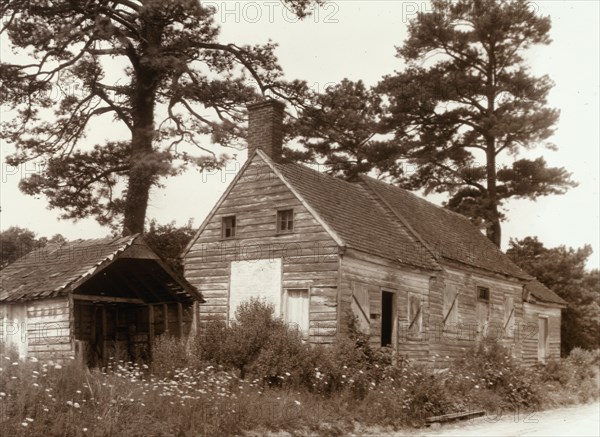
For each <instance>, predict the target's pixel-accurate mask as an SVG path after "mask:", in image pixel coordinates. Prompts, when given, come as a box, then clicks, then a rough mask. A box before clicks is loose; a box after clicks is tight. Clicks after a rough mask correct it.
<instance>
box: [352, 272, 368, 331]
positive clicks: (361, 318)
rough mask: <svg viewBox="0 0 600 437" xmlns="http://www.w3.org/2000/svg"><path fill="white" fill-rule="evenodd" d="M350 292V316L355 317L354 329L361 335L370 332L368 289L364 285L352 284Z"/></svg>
mask: <svg viewBox="0 0 600 437" xmlns="http://www.w3.org/2000/svg"><path fill="white" fill-rule="evenodd" d="M353 288H354V289H353V290H352V302H351V304H350V307H351V308H352V314H353V315H354V316H355V317H356V321H357V326H356V328H357V329H358V330H359V331H360V332H362V333H363V334H369V332H370V320H369V313H370V305H369V289H368V288H367V287H366V286H365V285H364V284H357V283H355V284H354V287H353Z"/></svg>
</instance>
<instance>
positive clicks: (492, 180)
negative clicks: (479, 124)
mask: <svg viewBox="0 0 600 437" xmlns="http://www.w3.org/2000/svg"><path fill="white" fill-rule="evenodd" d="M486 168H487V197H488V198H487V202H486V208H487V209H488V214H487V215H486V219H487V220H486V221H487V222H488V223H487V228H486V236H487V237H488V238H489V239H490V240H491V241H492V243H494V244H495V245H496V246H498V247H500V243H501V240H502V228H501V226H500V214H499V213H498V193H497V190H496V141H495V139H494V138H488V139H487V150H486Z"/></svg>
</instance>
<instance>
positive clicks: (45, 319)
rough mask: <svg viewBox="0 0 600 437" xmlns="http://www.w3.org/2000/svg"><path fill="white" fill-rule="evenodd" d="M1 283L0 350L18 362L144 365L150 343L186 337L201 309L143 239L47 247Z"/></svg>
mask: <svg viewBox="0 0 600 437" xmlns="http://www.w3.org/2000/svg"><path fill="white" fill-rule="evenodd" d="M0 280H1V287H0V329H1V332H0V334H1V337H0V338H1V339H2V340H3V341H2V342H0V343H4V345H8V346H11V347H13V348H16V349H17V350H18V352H19V355H20V357H21V358H26V357H34V358H37V359H42V360H53V361H61V360H65V359H69V358H75V357H77V356H79V357H81V358H82V359H83V360H85V361H87V363H88V364H96V363H103V362H106V360H107V358H108V357H109V356H115V354H116V355H119V356H120V357H129V358H131V359H145V358H148V356H149V354H150V352H151V344H152V340H153V339H154V337H155V336H157V335H160V334H163V333H166V332H169V333H171V334H172V335H175V336H180V337H183V336H184V335H186V334H188V333H189V332H190V330H191V329H192V326H193V311H192V308H193V303H194V302H197V301H202V296H201V295H200V294H199V293H198V292H197V290H195V289H194V287H193V286H191V285H190V284H189V283H187V281H185V279H183V278H180V277H179V276H178V275H177V274H175V273H174V272H172V271H171V269H170V268H169V267H168V266H167V265H166V264H165V263H164V262H163V261H162V260H161V259H160V258H159V257H158V256H157V255H156V254H155V253H154V252H153V251H152V250H151V249H150V248H149V247H148V246H147V245H146V243H145V242H144V240H143V239H142V238H141V237H140V236H131V237H123V238H105V239H97V240H79V241H75V242H71V243H67V244H64V245H60V246H58V245H48V246H46V247H43V248H40V249H38V250H35V251H33V252H31V253H29V254H28V255H26V256H24V257H23V258H21V259H19V260H17V261H16V262H14V263H13V264H11V265H9V266H8V267H6V268H5V269H3V270H2V271H0Z"/></svg>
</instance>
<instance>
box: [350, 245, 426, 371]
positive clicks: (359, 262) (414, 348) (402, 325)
mask: <svg viewBox="0 0 600 437" xmlns="http://www.w3.org/2000/svg"><path fill="white" fill-rule="evenodd" d="M430 274H431V273H430V272H427V271H419V270H416V269H411V268H409V267H407V266H402V265H401V264H399V263H394V262H392V261H387V260H384V259H382V258H379V257H375V256H371V255H367V254H365V253H362V252H358V251H353V250H349V251H347V252H346V254H345V255H344V257H343V259H342V262H341V279H340V309H339V311H340V312H341V314H342V316H343V317H348V316H349V315H351V314H352V310H351V302H352V292H353V289H354V287H356V286H357V284H360V285H362V286H365V287H366V288H367V289H368V292H369V307H370V308H369V314H368V317H369V319H370V320H369V322H370V338H371V343H372V345H373V346H375V347H379V345H380V344H381V343H380V342H381V291H382V290H385V291H391V292H395V293H396V305H397V308H396V310H397V311H396V313H397V318H398V320H397V335H398V339H397V350H398V352H399V353H400V354H401V355H407V356H409V357H410V358H413V359H415V360H419V361H426V360H427V359H428V345H427V341H426V336H425V335H422V336H409V335H407V334H406V328H407V327H408V325H407V322H408V295H409V294H412V295H416V296H419V297H421V299H422V302H423V305H422V306H423V311H424V315H423V328H424V329H426V326H427V316H426V315H427V306H428V299H429V277H430ZM345 327H346V322H345V320H342V321H341V322H340V329H341V330H342V332H344V330H345Z"/></svg>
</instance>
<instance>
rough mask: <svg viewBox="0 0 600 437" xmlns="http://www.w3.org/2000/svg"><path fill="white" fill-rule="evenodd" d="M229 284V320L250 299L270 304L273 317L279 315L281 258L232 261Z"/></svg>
mask: <svg viewBox="0 0 600 437" xmlns="http://www.w3.org/2000/svg"><path fill="white" fill-rule="evenodd" d="M230 272H231V277H230V283H229V319H230V320H233V319H234V318H235V310H236V309H237V307H238V306H239V305H240V304H241V303H242V302H244V301H246V300H249V299H250V298H251V297H254V298H259V299H264V300H265V301H266V302H269V303H272V304H273V306H274V308H275V316H276V317H279V316H280V315H281V258H276V259H259V260H249V261H232V262H231V266H230Z"/></svg>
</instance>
